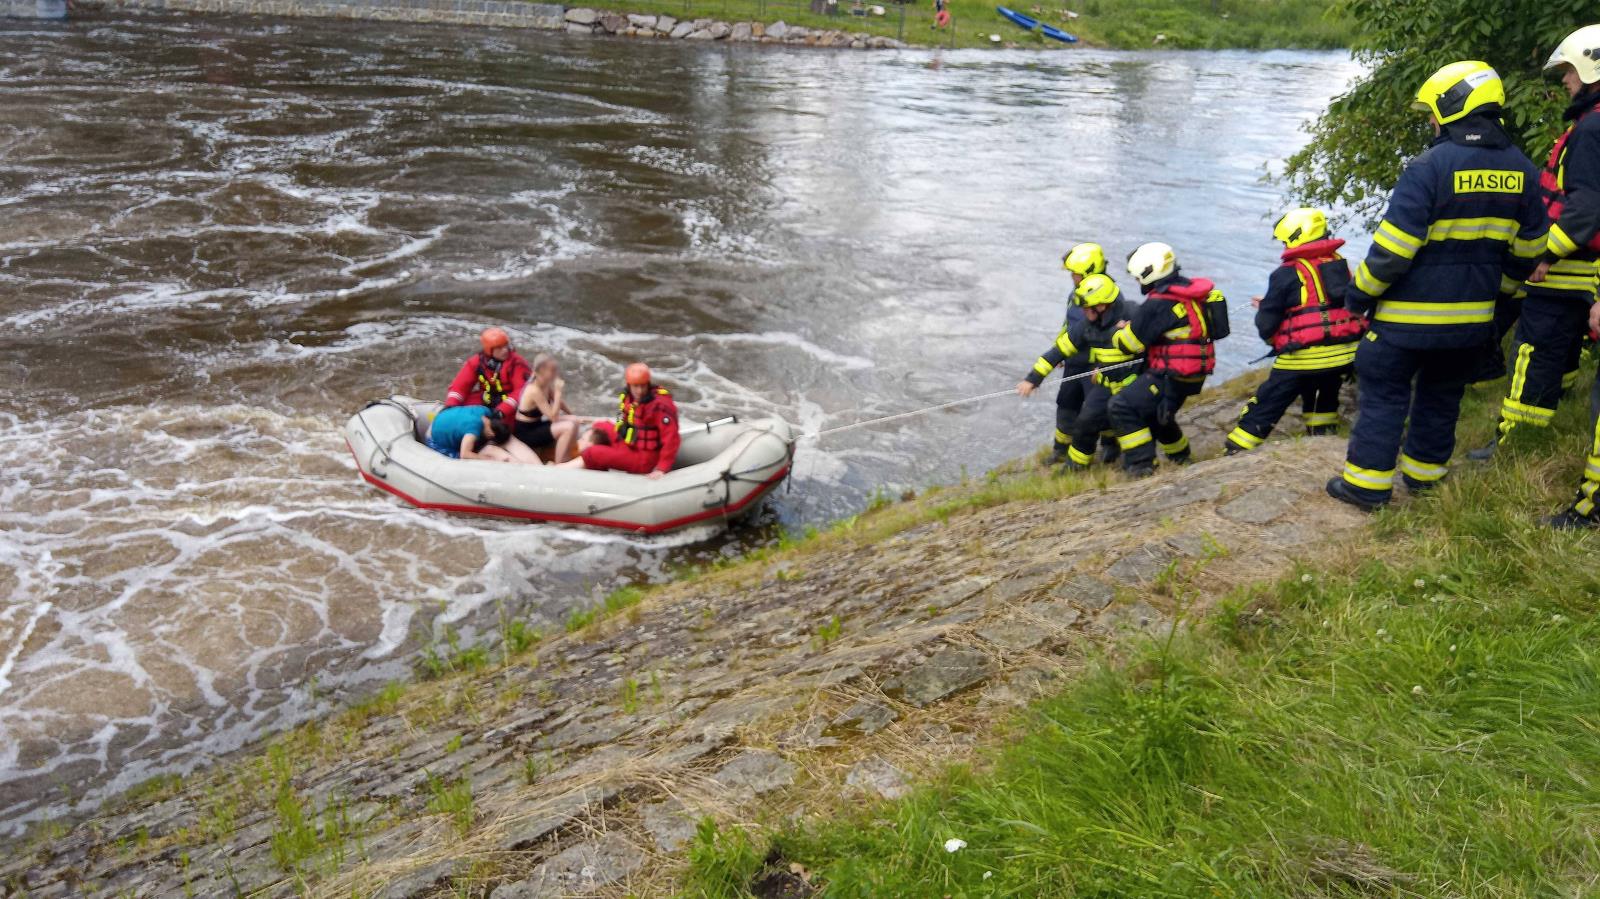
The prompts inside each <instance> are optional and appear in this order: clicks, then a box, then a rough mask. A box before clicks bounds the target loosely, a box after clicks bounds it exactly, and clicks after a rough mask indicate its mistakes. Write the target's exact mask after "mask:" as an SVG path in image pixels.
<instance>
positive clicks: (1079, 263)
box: [1017, 243, 1118, 465]
mask: <svg viewBox="0 0 1600 899" xmlns="http://www.w3.org/2000/svg"><path fill="white" fill-rule="evenodd" d="M1061 267H1062V268H1064V269H1066V270H1067V271H1068V272H1069V273H1070V274H1071V275H1072V287H1073V290H1074V291H1076V290H1077V288H1078V285H1080V284H1082V283H1083V279H1085V278H1087V277H1089V276H1091V275H1103V274H1105V271H1106V254H1105V250H1103V249H1101V247H1100V245H1099V244H1097V243H1080V244H1078V245H1077V246H1074V247H1073V248H1072V249H1070V250H1068V251H1067V253H1066V255H1065V256H1062V257H1061ZM1076 295H1077V294H1076V293H1074V294H1073V296H1074V297H1076ZM1083 320H1084V316H1083V309H1082V307H1080V306H1079V305H1078V304H1077V302H1076V301H1075V300H1074V301H1069V302H1068V303H1067V315H1066V318H1065V320H1064V321H1062V323H1061V330H1060V332H1059V333H1057V334H1056V342H1055V344H1053V345H1052V346H1051V347H1050V349H1048V350H1045V352H1044V355H1042V356H1040V357H1039V359H1038V361H1036V362H1034V363H1033V373H1032V374H1029V375H1028V376H1027V377H1026V378H1024V379H1023V380H1022V381H1019V382H1018V383H1017V393H1019V394H1021V395H1022V396H1028V395H1030V394H1032V393H1033V391H1034V388H1036V387H1038V386H1039V384H1040V382H1041V381H1043V380H1044V379H1045V378H1047V377H1049V376H1050V372H1051V371H1053V370H1055V368H1056V367H1057V366H1060V367H1061V377H1062V378H1063V380H1062V382H1061V386H1060V387H1059V388H1057V389H1056V432H1055V442H1054V448H1053V449H1052V450H1051V451H1050V458H1049V460H1048V461H1047V462H1046V464H1047V465H1058V464H1060V463H1062V462H1065V461H1066V460H1067V447H1068V446H1069V445H1070V444H1071V443H1072V432H1073V430H1074V423H1075V422H1076V421H1077V420H1078V410H1079V409H1081V408H1083V398H1084V395H1085V388H1086V385H1085V384H1084V381H1085V380H1087V379H1085V378H1082V377H1075V376H1077V375H1082V374H1084V373H1086V372H1088V371H1089V370H1090V368H1091V366H1090V364H1089V354H1088V353H1087V352H1083V346H1082V344H1079V346H1078V352H1064V351H1063V348H1062V346H1061V341H1062V339H1063V338H1064V337H1066V334H1067V331H1068V330H1069V329H1070V328H1072V327H1074V326H1077V325H1080V324H1082V323H1083ZM1034 375H1037V376H1038V377H1034ZM1084 449H1085V451H1087V450H1088V448H1087V447H1085V448H1084ZM1117 452H1118V450H1117V444H1116V441H1115V440H1110V439H1108V440H1106V441H1105V445H1104V453H1105V460H1106V461H1107V462H1110V461H1112V460H1114V459H1116V457H1117Z"/></svg>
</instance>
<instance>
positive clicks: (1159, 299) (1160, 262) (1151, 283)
mask: <svg viewBox="0 0 1600 899" xmlns="http://www.w3.org/2000/svg"><path fill="white" fill-rule="evenodd" d="M1128 273H1129V274H1131V275H1133V277H1134V280H1136V281H1138V282H1139V286H1140V289H1141V290H1142V291H1144V295H1145V300H1144V303H1143V304H1141V305H1140V306H1139V308H1138V309H1137V310H1135V311H1134V313H1133V318H1132V319H1131V320H1130V321H1129V322H1128V324H1127V326H1126V327H1123V328H1121V329H1119V330H1118V331H1117V333H1116V334H1115V335H1114V336H1113V337H1112V345H1113V346H1115V347H1116V348H1117V349H1119V350H1122V351H1123V352H1125V353H1128V354H1130V355H1138V354H1139V353H1144V354H1145V366H1144V371H1143V372H1141V373H1140V374H1139V377H1137V378H1135V379H1134V381H1133V383H1131V384H1129V385H1128V386H1127V387H1124V388H1123V389H1122V390H1120V391H1118V392H1117V395H1116V396H1114V397H1112V398H1111V405H1110V409H1109V412H1110V416H1111V426H1112V428H1114V429H1115V430H1116V432H1117V442H1118V443H1119V444H1120V445H1121V446H1122V467H1123V469H1124V470H1126V471H1127V472H1128V473H1129V474H1131V475H1133V476H1134V477H1136V478H1140V477H1146V476H1148V475H1150V474H1153V473H1154V472H1155V458H1156V446H1157V444H1159V445H1160V447H1161V451H1162V452H1163V453H1165V454H1166V456H1167V458H1168V459H1169V460H1171V461H1172V462H1174V463H1177V464H1179V465H1182V464H1184V463H1186V462H1188V461H1189V438H1187V437H1185V436H1184V434H1183V428H1181V427H1179V426H1178V420H1177V415H1178V409H1179V407H1181V406H1182V405H1183V403H1184V401H1185V400H1187V399H1188V398H1189V397H1191V396H1194V395H1195V394H1197V393H1199V392H1200V389H1201V388H1202V387H1204V386H1205V381H1206V375H1209V374H1211V372H1212V371H1213V370H1215V368H1216V366H1217V350H1216V347H1215V346H1213V341H1216V340H1220V339H1222V338H1224V337H1226V336H1228V311H1227V310H1228V305H1227V300H1226V298H1224V297H1223V295H1222V292H1221V291H1219V290H1217V289H1216V287H1215V285H1213V284H1212V283H1211V282H1210V281H1208V280H1206V279H1204V278H1194V279H1190V278H1186V277H1184V276H1183V275H1181V274H1179V272H1178V263H1177V259H1176V257H1175V256H1174V255H1173V252H1172V247H1169V246H1167V245H1166V244H1164V243H1147V244H1144V245H1143V246H1141V247H1139V248H1138V249H1137V250H1134V251H1133V252H1132V253H1131V254H1129V256H1128Z"/></svg>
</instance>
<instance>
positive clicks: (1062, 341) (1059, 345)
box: [1056, 331, 1078, 356]
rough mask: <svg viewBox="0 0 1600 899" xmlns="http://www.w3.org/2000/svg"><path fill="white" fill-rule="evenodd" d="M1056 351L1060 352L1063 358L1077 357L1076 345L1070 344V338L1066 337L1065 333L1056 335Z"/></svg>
mask: <svg viewBox="0 0 1600 899" xmlns="http://www.w3.org/2000/svg"><path fill="white" fill-rule="evenodd" d="M1056 349H1058V350H1060V351H1061V355H1063V356H1076V355H1078V347H1077V345H1075V344H1074V343H1073V342H1072V338H1070V337H1068V336H1067V332H1065V331H1062V332H1061V333H1060V334H1057V335H1056Z"/></svg>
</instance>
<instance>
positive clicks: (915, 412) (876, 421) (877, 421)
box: [796, 358, 1144, 440]
mask: <svg viewBox="0 0 1600 899" xmlns="http://www.w3.org/2000/svg"><path fill="white" fill-rule="evenodd" d="M1143 362H1144V359H1142V358H1140V359H1129V360H1128V361H1126V362H1114V363H1112V364H1110V365H1100V366H1096V367H1095V368H1092V369H1090V370H1089V371H1086V372H1079V373H1078V374H1075V375H1063V376H1061V377H1059V378H1057V379H1055V380H1054V381H1041V382H1040V383H1039V386H1040V387H1043V386H1044V385H1045V384H1065V383H1067V382H1068V381H1077V380H1080V379H1082V378H1089V377H1093V376H1094V375H1096V374H1099V373H1100V372H1104V371H1110V370H1111V369H1114V368H1125V367H1127V366H1129V365H1139V364H1141V363H1143ZM1016 392H1017V391H1016V388H1014V387H1013V388H1012V389H1010V390H996V391H995V392H994V393H983V394H979V395H978V396H969V397H963V398H962V399H959V400H951V401H950V402H948V403H939V404H938V405H936V406H928V407H926V408H922V409H912V410H911V411H909V412H896V413H894V414H893V415H883V416H880V417H878V418H869V419H867V420H865V421H858V422H853V423H851V424H847V425H840V426H838V427H836V428H824V429H822V430H820V431H811V432H808V433H805V434H801V435H800V436H799V437H797V438H796V439H797V440H805V439H807V438H811V437H816V438H822V437H826V436H828V435H829V434H838V433H841V432H843V431H853V430H855V429H856V428H865V427H867V426H868V425H881V424H885V423H887V422H891V421H899V420H901V419H905V418H915V417H916V416H919V415H927V414H928V413H930V412H938V411H940V410H942V409H952V408H955V407H956V406H965V405H966V404H968V403H977V402H981V401H983V400H992V399H995V398H997V397H1002V396H1006V395H1008V394H1014V393H1016Z"/></svg>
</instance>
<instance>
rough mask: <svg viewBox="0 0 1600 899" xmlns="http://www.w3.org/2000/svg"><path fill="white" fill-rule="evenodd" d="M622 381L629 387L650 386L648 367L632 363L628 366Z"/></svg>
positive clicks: (640, 363)
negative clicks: (637, 385) (636, 385)
mask: <svg viewBox="0 0 1600 899" xmlns="http://www.w3.org/2000/svg"><path fill="white" fill-rule="evenodd" d="M624 380H626V381H627V382H628V385H629V386H630V387H631V386H633V385H635V384H640V385H645V386H648V385H649V384H650V366H648V365H645V364H644V363H643V362H635V363H633V364H632V365H630V366H628V371H627V374H626V375H625V376H624Z"/></svg>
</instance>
